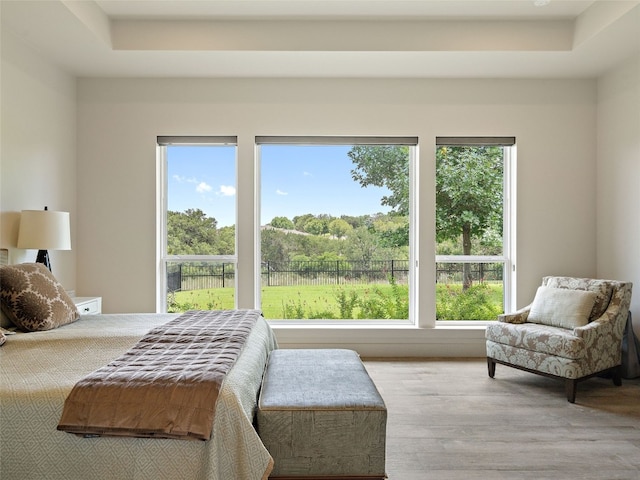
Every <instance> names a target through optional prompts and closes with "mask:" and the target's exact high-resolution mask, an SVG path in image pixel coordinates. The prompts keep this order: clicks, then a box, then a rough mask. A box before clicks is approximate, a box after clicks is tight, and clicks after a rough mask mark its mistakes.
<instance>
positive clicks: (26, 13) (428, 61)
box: [0, 0, 640, 78]
mask: <svg viewBox="0 0 640 480" xmlns="http://www.w3.org/2000/svg"><path fill="white" fill-rule="evenodd" d="M538 4H544V5H538ZM0 9H1V10H0V20H1V22H2V35H3V41H7V40H9V41H10V40H11V39H15V38H16V37H17V38H19V39H21V41H23V42H24V43H26V44H27V45H29V46H30V47H32V48H33V49H35V50H36V51H38V52H39V53H40V54H41V55H43V56H45V57H47V58H49V59H50V61H51V62H53V63H55V64H57V65H59V66H60V67H61V68H63V69H64V70H66V71H68V72H70V73H72V74H74V75H76V76H80V77H87V76H101V77H102V76H119V77H122V76H126V77H381V78H384V77H408V78H420V77H434V78H435V77H438V78H446V77H455V78H569V77H580V78H593V77H597V76H599V75H601V74H602V73H604V72H605V71H606V70H607V69H608V68H610V67H611V66H613V65H615V64H617V63H619V62H622V61H624V60H625V59H626V58H628V57H630V56H631V55H633V54H636V53H638V52H640V1H636V0H633V1H623V0H620V1H618V0H595V1H593V0H588V1H582V0H568V1H566V0H565V1H563V0H550V1H541V0H499V1H494V0H464V1H458V0H380V1H377V0H228V1H218V0H213V1H207V0H195V1H194V0H128V1H123V0H96V1H93V0H44V1H34V0H31V1H24V0H1V1H0Z"/></svg>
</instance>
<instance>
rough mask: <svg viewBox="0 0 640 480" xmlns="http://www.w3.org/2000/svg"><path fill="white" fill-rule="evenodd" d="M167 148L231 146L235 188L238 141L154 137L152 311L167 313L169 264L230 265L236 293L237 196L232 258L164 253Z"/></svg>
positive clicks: (165, 251)
mask: <svg viewBox="0 0 640 480" xmlns="http://www.w3.org/2000/svg"><path fill="white" fill-rule="evenodd" d="M169 146H186V147H188V146H193V147H206V146H213V147H217V146H234V147H235V166H234V170H235V176H236V188H237V183H238V137H237V136H229V135H225V136H222V135H218V136H179V135H176V136H158V137H157V139H156V159H157V162H158V165H157V172H158V173H157V179H156V181H157V191H158V192H159V193H160V195H158V199H157V205H156V210H157V212H158V215H157V222H158V229H157V231H158V235H157V237H156V257H157V259H158V261H157V272H156V311H157V312H163V313H166V312H167V265H168V264H169V263H171V262H190V261H195V262H211V263H223V262H224V263H233V265H234V268H235V271H236V275H234V289H235V292H237V290H238V276H237V268H238V229H237V223H238V195H237V194H236V198H235V205H236V207H235V225H236V229H235V238H234V242H235V245H234V252H235V254H234V255H168V253H167V234H168V226H167V218H168V214H167V211H168V208H167V207H168V160H169V159H168V156H167V147H169ZM237 307H238V295H237V293H236V294H235V295H234V308H237Z"/></svg>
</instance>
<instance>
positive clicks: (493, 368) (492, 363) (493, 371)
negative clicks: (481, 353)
mask: <svg viewBox="0 0 640 480" xmlns="http://www.w3.org/2000/svg"><path fill="white" fill-rule="evenodd" d="M487 368H488V369H489V377H491V378H493V377H495V375H496V362H495V361H494V360H493V358H490V357H487Z"/></svg>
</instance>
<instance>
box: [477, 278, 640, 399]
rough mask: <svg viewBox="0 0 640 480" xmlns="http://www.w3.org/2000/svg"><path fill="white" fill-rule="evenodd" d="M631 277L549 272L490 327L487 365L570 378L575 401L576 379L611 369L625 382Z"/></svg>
mask: <svg viewBox="0 0 640 480" xmlns="http://www.w3.org/2000/svg"><path fill="white" fill-rule="evenodd" d="M631 289H632V284H631V283H630V282H619V281H615V280H597V279H588V278H573V277H544V278H543V279H542V285H541V287H539V288H538V291H537V293H536V296H535V299H534V300H533V302H532V303H531V304H530V305H528V306H527V307H524V308H522V309H520V310H518V311H516V312H514V313H512V314H504V315H500V316H499V317H498V321H497V322H495V323H492V324H490V325H488V326H487V329H486V346H487V367H488V369H489V376H490V377H491V378H493V377H494V375H495V370H496V363H500V364H504V365H508V366H510V367H514V368H518V369H521V370H525V371H528V372H532V373H537V374H540V375H545V376H548V377H554V378H561V379H564V380H565V391H566V394H567V400H569V402H571V403H574V402H575V399H576V388H577V383H578V382H579V381H582V380H586V379H587V378H589V377H592V376H594V375H598V374H602V373H605V372H610V373H611V374H612V375H613V383H614V384H615V385H621V384H622V382H621V376H620V373H621V372H620V371H621V368H620V367H621V358H622V357H621V354H622V350H621V349H622V335H623V331H624V328H625V323H626V321H627V317H628V315H629V305H630V303H631Z"/></svg>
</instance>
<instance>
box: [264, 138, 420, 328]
mask: <svg viewBox="0 0 640 480" xmlns="http://www.w3.org/2000/svg"><path fill="white" fill-rule="evenodd" d="M257 144H258V158H259V165H260V275H261V279H260V280H261V281H260V292H259V299H260V305H261V309H262V311H263V314H264V315H265V317H266V318H269V319H285V320H323V321H325V320H337V321H342V322H344V321H366V320H369V321H372V320H373V321H381V320H393V321H397V320H404V321H407V320H408V319H409V318H411V315H410V312H411V310H412V308H413V307H412V301H411V299H412V294H411V287H412V283H413V277H414V272H413V270H412V268H410V265H412V262H411V259H412V256H413V251H412V243H413V242H412V233H413V223H414V222H413V220H412V218H413V217H412V213H413V212H412V193H413V188H412V187H411V180H412V174H411V172H412V168H413V163H414V161H415V146H416V145H417V139H416V138H377V137H376V138H362V137H344V138H343V137H330V138H328V137H305V138H301V137H293V138H292V137H286V138H283V137H259V138H258V139H257Z"/></svg>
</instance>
